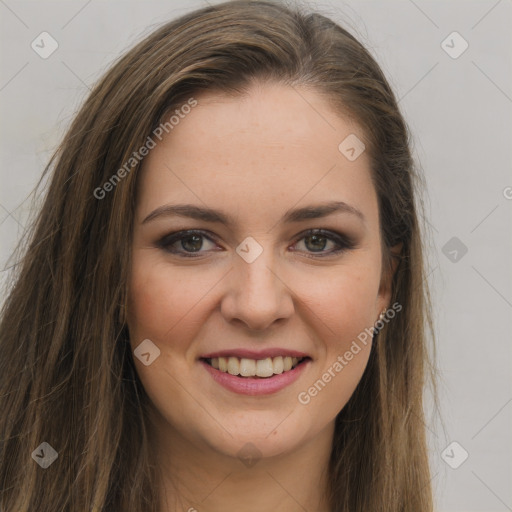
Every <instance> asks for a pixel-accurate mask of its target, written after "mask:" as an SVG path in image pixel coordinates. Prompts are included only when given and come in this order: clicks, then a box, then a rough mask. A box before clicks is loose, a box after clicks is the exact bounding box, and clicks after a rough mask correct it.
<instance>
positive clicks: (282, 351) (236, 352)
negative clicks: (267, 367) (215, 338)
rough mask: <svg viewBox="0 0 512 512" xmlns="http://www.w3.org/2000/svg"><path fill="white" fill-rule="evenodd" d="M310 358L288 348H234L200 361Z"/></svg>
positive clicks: (201, 357) (204, 355) (209, 354)
mask: <svg viewBox="0 0 512 512" xmlns="http://www.w3.org/2000/svg"><path fill="white" fill-rule="evenodd" d="M278 356H283V357H287V356H289V357H299V358H300V357H310V356H309V355H308V354H306V353H304V352H299V351H298V350H289V349H286V348H266V349H263V350H248V349H244V348H233V349H225V350H218V351H216V352H209V353H208V354H203V355H201V356H199V358H200V359H213V358H214V357H238V358H239V359H242V358H245V359H256V360H260V359H266V358H267V357H278Z"/></svg>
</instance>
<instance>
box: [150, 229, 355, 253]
mask: <svg viewBox="0 0 512 512" xmlns="http://www.w3.org/2000/svg"><path fill="white" fill-rule="evenodd" d="M302 235H303V236H302V237H301V238H298V239H297V241H296V242H295V244H294V246H297V245H298V246H300V245H301V244H302V246H303V247H304V248H305V250H302V249H296V248H294V249H292V251H294V252H295V251H297V250H298V251H299V252H306V253H309V254H310V256H308V257H320V258H322V257H326V256H330V255H334V254H339V253H341V252H343V251H347V250H350V249H354V248H355V247H356V245H357V244H356V242H355V241H354V240H353V239H352V238H350V237H348V236H346V235H343V234H341V233H337V232H336V231H328V230H325V229H310V230H308V231H306V232H304V233H302ZM205 240H206V241H208V242H209V243H211V244H213V245H214V246H215V245H216V244H215V241H214V237H213V236H211V235H210V236H208V235H207V234H206V232H204V231H202V230H197V229H189V230H186V231H177V232H174V233H169V234H168V235H166V236H164V237H163V238H162V239H161V240H159V241H158V242H157V244H156V245H157V246H158V247H160V248H161V249H163V250H164V251H166V252H169V253H171V254H177V255H179V256H180V257H184V258H196V257H198V256H200V255H201V252H207V251H206V249H208V247H207V245H208V243H206V244H205ZM205 245H206V247H205ZM329 245H331V250H325V249H326V248H328V246H329ZM292 247H293V246H292ZM201 249H205V251H201ZM212 250H222V249H212Z"/></svg>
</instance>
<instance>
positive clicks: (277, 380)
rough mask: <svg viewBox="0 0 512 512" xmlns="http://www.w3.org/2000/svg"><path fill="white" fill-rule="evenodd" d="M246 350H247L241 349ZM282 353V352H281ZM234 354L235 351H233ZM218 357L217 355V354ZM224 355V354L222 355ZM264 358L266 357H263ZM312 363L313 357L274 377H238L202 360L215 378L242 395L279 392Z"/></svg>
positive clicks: (222, 384)
mask: <svg viewBox="0 0 512 512" xmlns="http://www.w3.org/2000/svg"><path fill="white" fill-rule="evenodd" d="M241 352H245V351H241ZM281 353H282V352H281ZM231 354H233V352H231ZM215 357H217V356H215ZM220 357H223V356H220ZM294 357H296V356H294ZM263 359H264V358H263ZM310 363H311V359H307V360H306V361H303V362H302V363H300V364H299V365H297V366H296V367H295V368H294V369H293V370H289V371H287V372H283V373H281V374H279V375H274V376H273V377H267V378H260V377H238V376H236V375H231V374H230V373H225V372H221V371H220V370H216V369H215V368H213V366H210V365H209V364H208V363H207V362H206V361H201V364H202V365H203V366H204V368H205V369H206V370H207V371H208V372H209V373H210V375H211V376H212V377H213V379H214V380H215V381H216V382H218V383H219V384H220V385H221V386H224V387H225V388H226V389H229V390H230V391H234V392H235V393H239V394H241V395H252V396H255V395H270V394H272V393H277V392H278V391H280V390H281V389H283V388H285V387H286V386H289V385H290V384H291V383H292V382H294V381H296V380H297V379H298V378H299V377H300V375H301V374H302V372H303V371H305V370H306V367H308V366H309V365H310Z"/></svg>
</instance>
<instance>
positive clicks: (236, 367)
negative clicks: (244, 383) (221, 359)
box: [228, 357, 240, 375]
mask: <svg viewBox="0 0 512 512" xmlns="http://www.w3.org/2000/svg"><path fill="white" fill-rule="evenodd" d="M239 371H240V363H239V362H238V358H237V357H230V358H229V359H228V373H230V374H231V375H238V373H239Z"/></svg>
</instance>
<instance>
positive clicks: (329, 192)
mask: <svg viewBox="0 0 512 512" xmlns="http://www.w3.org/2000/svg"><path fill="white" fill-rule="evenodd" d="M194 98H195V99H196V100H197V101H198V104H197V105H196V106H195V107H193V108H191V109H190V112H189V113H188V114H186V115H185V114H183V113H182V114H181V116H180V118H179V123H176V124H174V125H173V127H172V130H171V131H170V132H169V134H168V135H166V136H165V137H164V138H163V140H162V141H161V142H160V141H158V139H155V141H156V142H157V144H156V147H154V148H153V149H151V150H150V152H149V154H148V156H146V158H145V161H144V170H143V172H142V174H141V176H140V181H139V197H138V203H137V210H136V221H135V226H134V243H133V262H132V265H133V266H132V268H131V280H130V300H129V312H128V325H129V331H130V340H131V346H132V350H135V356H136V357H134V360H135V364H136V367H137V372H138V374H139V376H140V379H141V381H142V383H143V385H144V388H145V390H146V392H147V394H148V395H149V397H150V399H151V402H152V405H153V406H154V410H155V411H157V413H156V415H155V418H156V419H155V421H156V422H157V423H158V426H159V427H158V428H159V432H161V433H165V432H167V433H168V434H169V435H170V436H174V438H176V436H177V437H178V438H181V439H184V440H186V441H187V442H188V443H193V444H194V445H195V446H197V447H200V448H201V449H203V450H204V449H211V450H214V451H216V452H217V453H223V454H225V455H231V456H237V455H240V454H243V453H244V450H247V449H248V448H247V446H248V445H246V443H252V444H253V445H255V446H256V449H257V450H258V452H256V453H258V454H259V455H261V456H263V457H265V456H272V455H277V454H280V453H285V452H288V451H290V450H293V449H294V448H297V447H299V446H300V445H302V444H304V443H307V442H308V441H312V440H313V439H315V437H316V436H318V435H320V434H321V433H322V432H323V433H325V432H329V429H330V428H331V427H332V426H333V421H334V419H335V416H336V415H337V414H338V413H339V412H340V410H341V409H342V408H343V407H344V406H345V404H346V403H347V401H348V400H349V398H350V396H351V395H352V393H353V392H354V389H355V388H356V385H357V384H358V382H359V380H360V378H361V376H362V374H363V371H364V368H365V366H366V364H367V360H368V356H369V353H370V348H371V337H367V340H368V342H367V344H366V345H365V344H364V343H361V341H360V340H361V339H363V338H364V336H361V334H362V333H364V332H365V329H369V328H370V327H371V326H373V325H374V323H375V322H376V320H377V319H378V317H379V314H380V312H381V311H382V310H384V309H385V308H386V307H387V306H388V302H389V291H388V288H387V286H384V279H382V283H383V285H382V286H381V278H382V276H381V270H382V268H381V259H382V253H381V245H380V244H381V240H380V235H379V217H378V208H377V196H376V193H375V190H374V187H373V185H372V182H371V179H370V168H369V159H368V155H367V154H366V153H365V152H364V151H363V152H362V153H361V154H360V155H359V156H358V157H357V153H358V152H359V151H360V149H361V148H360V147H359V146H357V144H356V145H354V141H356V143H357V140H356V139H354V135H351V134H355V135H356V136H357V135H359V136H360V138H362V134H361V131H360V129H359V128H358V127H357V126H355V125H351V124H349V123H348V122H347V121H346V120H345V119H343V118H341V117H339V116H338V115H336V114H335V113H334V111H333V109H332V108H331V107H330V106H329V104H328V103H326V101H325V100H324V99H323V98H322V97H321V96H320V95H318V94H317V93H315V92H312V91H311V90H307V89H300V88H291V87H288V86H284V85H269V84H265V85H262V84H260V85H257V86H254V87H252V88H251V90H250V93H249V94H248V95H246V96H244V97H239V98H235V99H234V98H230V97H227V96H223V95H219V94H212V93H203V94H201V95H197V96H195V97H194ZM188 110H189V109H183V110H182V112H185V111H188ZM164 133H165V132H164ZM348 136H351V138H349V139H348V140H347V141H346V142H345V143H344V144H342V146H341V149H339V145H340V143H342V141H344V140H345V139H346V138H347V137H348ZM351 148H354V151H352V150H351ZM354 157H357V158H354ZM335 203H337V204H338V205H337V206H338V207H337V209H334V208H333V209H332V210H329V209H327V208H326V207H330V206H332V205H334V204H335ZM184 205H187V207H186V208H185V207H184ZM177 207H180V208H181V210H176V209H177ZM173 208H174V209H175V210H174V213H173V210H172V209H173ZM324 208H326V210H325V211H324V213H322V211H323V209H324ZM224 221H225V222H224ZM314 229H321V230H324V231H323V232H322V233H321V234H316V235H315V234H314V233H311V232H310V230H314ZM187 230H196V231H195V232H193V233H190V232H189V233H187V232H186V231H187ZM176 232H182V233H181V238H179V237H175V238H172V237H170V236H169V234H170V233H176ZM386 282H387V281H386ZM358 336H359V340H358ZM145 340H146V341H145ZM148 340H149V341H148ZM354 341H356V342H357V346H358V347H359V350H357V349H356V348H355V346H354ZM143 342H144V343H143ZM141 343H143V344H142V345H141ZM138 347H139V348H138ZM136 349H137V350H136ZM348 353H350V354H352V356H351V357H350V354H348ZM217 356H224V357H225V359H219V357H217ZM293 356H295V357H297V358H301V357H303V356H307V357H306V358H305V359H304V360H303V361H302V362H301V363H300V364H298V365H297V366H296V368H295V367H294V369H291V370H290V369H289V366H290V364H295V363H296V362H297V360H296V359H291V358H292V357H293ZM269 358H270V359H269ZM143 361H144V362H143ZM224 365H227V368H228V371H227V372H226V371H225V366H224ZM215 367H217V368H215ZM340 367H341V368H340ZM240 374H242V375H240ZM255 374H256V375H255ZM270 374H272V375H274V376H273V377H269V375H270ZM368 406H369V407H371V404H368ZM164 435H165V434H164Z"/></svg>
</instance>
